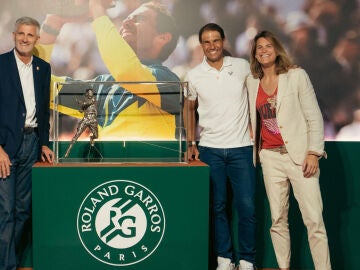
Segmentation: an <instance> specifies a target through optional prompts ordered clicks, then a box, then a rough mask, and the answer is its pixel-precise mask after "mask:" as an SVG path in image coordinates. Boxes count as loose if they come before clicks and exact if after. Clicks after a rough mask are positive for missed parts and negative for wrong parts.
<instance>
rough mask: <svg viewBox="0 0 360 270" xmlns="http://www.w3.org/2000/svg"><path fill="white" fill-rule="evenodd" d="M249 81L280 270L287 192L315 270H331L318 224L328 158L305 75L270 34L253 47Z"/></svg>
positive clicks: (286, 235)
mask: <svg viewBox="0 0 360 270" xmlns="http://www.w3.org/2000/svg"><path fill="white" fill-rule="evenodd" d="M250 59H251V61H250V67H251V75H250V76H248V78H247V81H246V85H247V88H248V94H249V106H250V120H251V127H252V131H253V132H252V133H253V134H254V136H255V138H254V141H255V146H256V147H254V153H253V157H254V159H253V162H254V164H256V162H257V155H258V153H259V159H260V163H261V167H262V172H263V176H264V183H265V189H266V193H267V196H268V199H269V203H270V209H271V218H272V227H271V229H270V234H271V238H272V242H273V246H274V250H275V254H276V258H277V262H278V265H279V267H280V269H283V270H288V269H290V254H291V252H290V232H289V224H288V207H289V204H288V200H289V192H290V186H291V187H292V189H293V191H294V194H295V195H296V196H295V197H296V200H297V201H298V203H299V207H300V209H301V214H302V218H303V221H304V224H305V225H306V227H307V231H308V239H309V245H310V249H311V253H312V256H313V261H314V265H315V269H323V270H330V269H331V265H330V256H329V247H328V240H327V233H326V229H325V225H324V221H323V218H322V199H321V193H320V186H319V175H320V173H319V162H318V160H319V159H320V158H321V157H323V156H324V157H326V153H325V151H324V126H323V119H322V115H321V112H320V109H319V106H318V103H317V100H316V96H315V93H314V89H313V87H312V84H311V82H310V79H309V77H308V75H307V73H306V72H305V71H304V70H303V69H300V68H297V67H296V66H294V65H293V64H292V63H291V61H290V58H289V56H288V55H287V53H286V51H285V49H284V47H283V46H282V44H281V43H280V41H279V39H278V38H277V37H276V36H275V35H274V34H273V33H271V32H269V31H261V32H259V33H258V34H257V35H256V36H255V38H254V40H253V41H252V48H251V55H250Z"/></svg>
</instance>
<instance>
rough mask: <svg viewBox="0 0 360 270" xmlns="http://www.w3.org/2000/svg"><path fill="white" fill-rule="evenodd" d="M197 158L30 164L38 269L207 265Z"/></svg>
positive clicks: (204, 174)
mask: <svg viewBox="0 0 360 270" xmlns="http://www.w3.org/2000/svg"><path fill="white" fill-rule="evenodd" d="M208 226H209V171H208V167H207V166H206V165H205V164H203V163H201V162H196V163H191V164H183V163H176V164H175V163H157V164H150V163H136V164H135V163H129V164H106V163H77V164H66V163H62V164H57V165H46V164H37V165H36V166H34V167H33V261H34V265H33V266H34V269H36V270H46V269H52V270H58V269H59V270H60V269H61V270H63V269H87V270H96V269H101V270H107V269H115V268H121V269H122V268H124V269H132V270H142V269H144V270H145V269H146V270H148V269H157V270H162V269H164V270H165V269H176V270H182V269H184V270H185V269H186V270H188V269H208V242H209V240H208V236H209V228H208Z"/></svg>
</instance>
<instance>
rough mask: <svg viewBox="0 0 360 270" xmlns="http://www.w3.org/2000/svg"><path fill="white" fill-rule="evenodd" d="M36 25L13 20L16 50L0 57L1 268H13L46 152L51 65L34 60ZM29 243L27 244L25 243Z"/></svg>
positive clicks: (50, 156)
mask: <svg viewBox="0 0 360 270" xmlns="http://www.w3.org/2000/svg"><path fill="white" fill-rule="evenodd" d="M39 31H40V25H39V23H38V22H37V21H36V20H34V19H32V18H29V17H21V18H19V19H18V20H17V21H16V22H15V28H14V32H13V39H14V43H15V48H14V49H13V50H11V51H10V52H7V53H4V54H2V55H0V63H1V65H0V73H1V80H0V270H15V269H16V267H17V266H18V263H19V260H20V258H19V257H20V255H21V254H19V253H20V250H19V245H20V242H21V241H20V240H21V238H22V234H23V229H24V226H25V224H26V223H27V222H29V220H30V216H31V182H32V178H31V169H32V165H33V164H34V163H35V162H36V161H37V160H38V159H39V158H40V156H41V159H42V160H43V161H48V162H52V161H53V152H52V151H51V150H50V149H49V147H48V144H49V117H50V113H49V111H50V110H49V102H50V74H51V72H50V65H49V64H48V63H46V62H45V61H43V60H41V59H39V58H38V57H36V56H33V54H32V51H33V49H34V46H35V44H36V42H37V41H38V40H39ZM26 244H28V243H26Z"/></svg>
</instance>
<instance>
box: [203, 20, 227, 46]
mask: <svg viewBox="0 0 360 270" xmlns="http://www.w3.org/2000/svg"><path fill="white" fill-rule="evenodd" d="M205 31H217V32H219V33H220V36H221V39H222V40H224V39H225V34H224V29H222V28H221V26H220V25H218V24H216V23H208V24H205V25H204V26H203V27H201V29H200V31H199V42H200V43H202V40H201V36H202V34H203V33H204V32H205Z"/></svg>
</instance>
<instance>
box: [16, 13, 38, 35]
mask: <svg viewBox="0 0 360 270" xmlns="http://www.w3.org/2000/svg"><path fill="white" fill-rule="evenodd" d="M23 24H26V25H33V26H36V28H37V29H38V34H39V33H40V23H39V22H38V21H37V20H35V19H34V18H31V17H26V16H24V17H21V18H19V19H17V20H16V22H15V29H14V32H16V31H17V30H18V28H19V26H20V25H23Z"/></svg>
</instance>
